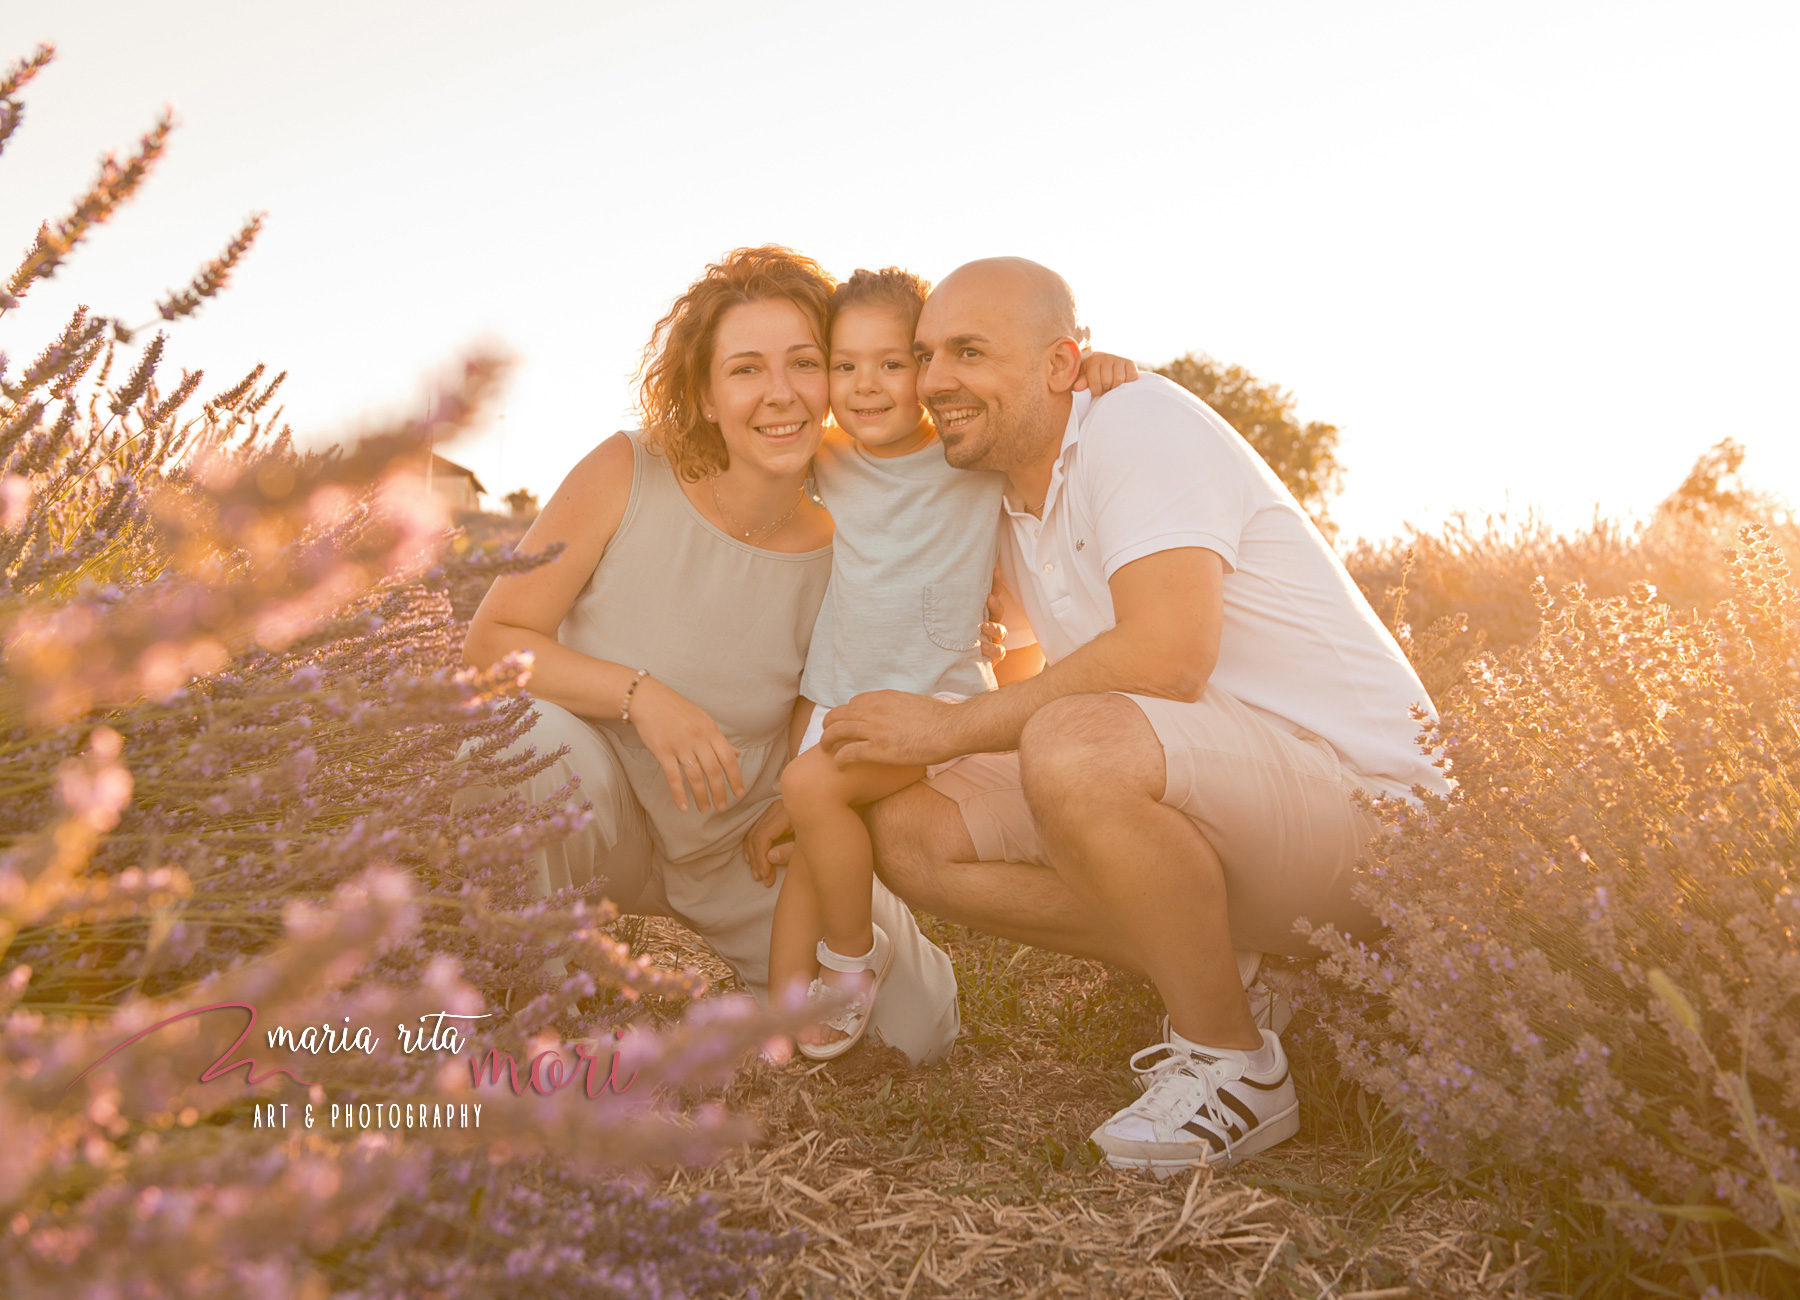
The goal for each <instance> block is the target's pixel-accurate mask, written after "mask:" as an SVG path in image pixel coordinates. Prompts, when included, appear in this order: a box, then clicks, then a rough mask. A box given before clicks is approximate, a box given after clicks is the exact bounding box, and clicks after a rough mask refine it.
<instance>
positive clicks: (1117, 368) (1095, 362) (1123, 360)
mask: <svg viewBox="0 0 1800 1300" xmlns="http://www.w3.org/2000/svg"><path fill="white" fill-rule="evenodd" d="M1137 377H1138V368H1137V362H1135V361H1133V360H1131V359H1130V358H1129V357H1115V356H1114V355H1113V354H1112V353H1110V352H1095V353H1093V354H1091V355H1089V356H1087V357H1084V358H1082V361H1081V374H1080V375H1079V376H1078V377H1077V378H1076V380H1075V391H1076V392H1080V391H1081V390H1082V389H1084V388H1091V389H1093V390H1094V396H1095V397H1101V396H1104V395H1105V393H1106V391H1107V390H1108V389H1109V388H1117V387H1118V386H1119V385H1120V384H1129V383H1131V382H1133V381H1134V380H1136V379H1137Z"/></svg>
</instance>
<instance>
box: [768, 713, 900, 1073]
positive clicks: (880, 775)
mask: <svg viewBox="0 0 1800 1300" xmlns="http://www.w3.org/2000/svg"><path fill="white" fill-rule="evenodd" d="M923 775H925V769H924V768H922V767H884V766H881V765H879V764H875V763H858V764H855V765H853V766H851V767H848V768H844V769H841V770H840V769H839V768H838V766H837V765H836V764H835V763H833V762H832V761H831V757H830V755H828V754H826V753H825V751H824V750H823V749H821V748H818V747H816V746H815V747H814V748H812V749H809V750H807V751H806V753H804V754H802V755H800V757H798V758H796V759H795V760H794V761H793V762H792V763H790V764H788V766H787V768H786V770H785V771H783V772H782V774H781V789H782V798H783V800H784V801H785V802H786V804H787V809H788V815H789V816H790V817H792V818H793V820H794V839H795V851H794V859H795V860H798V859H799V858H800V857H801V856H802V855H803V854H804V856H805V858H806V862H807V876H808V880H809V882H810V884H811V886H812V893H813V898H814V899H815V908H816V911H815V913H814V914H815V916H816V918H817V920H818V923H819V926H820V930H819V932H820V933H822V935H823V937H824V939H825V942H826V944H827V945H828V946H829V947H830V948H831V950H832V951H833V952H836V953H841V954H843V955H844V956H846V957H855V956H860V955H861V954H863V953H865V952H868V951H869V949H871V948H872V947H874V945H875V931H874V929H873V927H872V925H871V922H870V917H869V900H870V896H871V894H872V892H873V890H874V881H875V854H874V850H873V848H872V846H871V845H870V843H869V831H868V828H867V827H865V826H864V825H863V820H862V814H861V813H860V812H859V811H858V809H859V808H860V807H862V806H863V805H865V804H870V803H874V802H875V801H876V800H878V799H885V798H886V797H887V796H888V795H890V794H893V793H894V792H895V791H897V790H904V789H905V788H906V787H907V786H909V785H911V784H912V783H913V782H915V781H917V780H918V779H919V778H920V777H922V776H923ZM789 869H790V870H792V866H791V864H790V868H789ZM784 893H785V890H784ZM778 917H779V914H778ZM772 961H773V954H772V953H771V968H770V972H771V973H770V988H771V989H773V988H774V987H775V984H774V976H773V964H772ZM807 961H808V964H809V966H810V969H811V971H813V972H817V973H818V975H819V978H820V979H821V980H823V981H824V982H825V983H826V984H828V985H830V986H832V987H833V988H842V989H844V990H846V991H850V992H861V991H862V990H864V989H866V988H867V987H868V986H869V985H870V984H871V983H873V982H874V976H873V974H871V973H869V972H866V971H865V972H858V973H853V974H845V973H842V972H839V971H833V970H826V971H819V969H818V965H817V962H816V961H815V960H814V956H813V954H812V953H811V952H810V951H809V952H808V954H807ZM807 978H808V980H809V981H810V980H811V978H812V976H811V975H810V974H809V975H808V977H807ZM800 1037H801V1040H802V1041H804V1042H807V1043H812V1044H820V1045H822V1044H825V1043H830V1042H834V1041H835V1040H837V1039H839V1038H842V1037H843V1034H842V1033H841V1032H839V1031H838V1030H836V1029H830V1028H827V1027H825V1026H822V1025H815V1026H810V1027H809V1028H807V1029H805V1030H802V1031H801V1035H800Z"/></svg>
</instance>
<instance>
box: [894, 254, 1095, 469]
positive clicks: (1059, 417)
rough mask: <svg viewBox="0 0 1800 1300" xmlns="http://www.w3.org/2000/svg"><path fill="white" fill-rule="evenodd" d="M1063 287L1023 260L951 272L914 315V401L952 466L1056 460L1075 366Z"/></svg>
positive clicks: (1071, 302)
mask: <svg viewBox="0 0 1800 1300" xmlns="http://www.w3.org/2000/svg"><path fill="white" fill-rule="evenodd" d="M1079 337H1080V332H1079V330H1078V327H1077V326H1076V324H1075V295H1074V294H1072V293H1070V292H1069V284H1068V281H1066V280H1064V279H1063V278H1062V277H1061V276H1060V275H1058V274H1057V273H1056V272H1055V271H1052V270H1051V269H1050V268H1049V267H1047V266H1039V265H1038V264H1037V263H1036V262H1032V261H1028V260H1027V259H1025V258H1023V257H989V258H983V259H982V260H981V261H979V262H970V263H968V264H967V265H965V266H959V267H957V268H956V270H954V271H952V272H951V273H950V274H949V275H947V276H945V277H944V279H943V280H942V281H941V282H940V283H939V284H938V286H937V287H936V288H935V289H933V290H932V291H931V293H930V295H929V296H928V297H927V298H926V299H925V307H924V310H923V311H921V312H920V313H919V324H918V328H917V330H916V332H915V334H914V338H913V351H914V353H915V354H916V355H917V357H918V358H919V379H918V392H919V397H920V398H921V399H922V400H923V401H924V402H925V404H926V406H928V407H929V408H930V409H931V413H932V418H933V419H934V420H935V421H936V423H937V429H938V436H939V437H941V438H942V439H943V442H944V455H945V456H946V457H947V458H948V459H949V461H950V463H951V464H952V465H955V466H957V467H958V468H959V469H997V470H1004V471H1006V472H1007V473H1009V474H1010V473H1011V472H1012V467H1014V466H1018V465H1027V464H1030V465H1035V464H1037V462H1038V461H1039V460H1041V459H1043V457H1044V456H1046V455H1048V456H1050V457H1051V458H1054V456H1055V453H1056V449H1057V447H1058V445H1060V443H1061V441H1062V435H1063V428H1064V426H1065V425H1066V424H1067V422H1068V418H1069V411H1070V409H1071V406H1072V403H1073V398H1072V396H1071V390H1072V388H1073V386H1074V384H1075V381H1076V379H1077V377H1078V376H1079V374H1080V370H1081V346H1080V344H1079V343H1078V342H1077V341H1076V340H1077V339H1078V338H1079Z"/></svg>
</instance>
